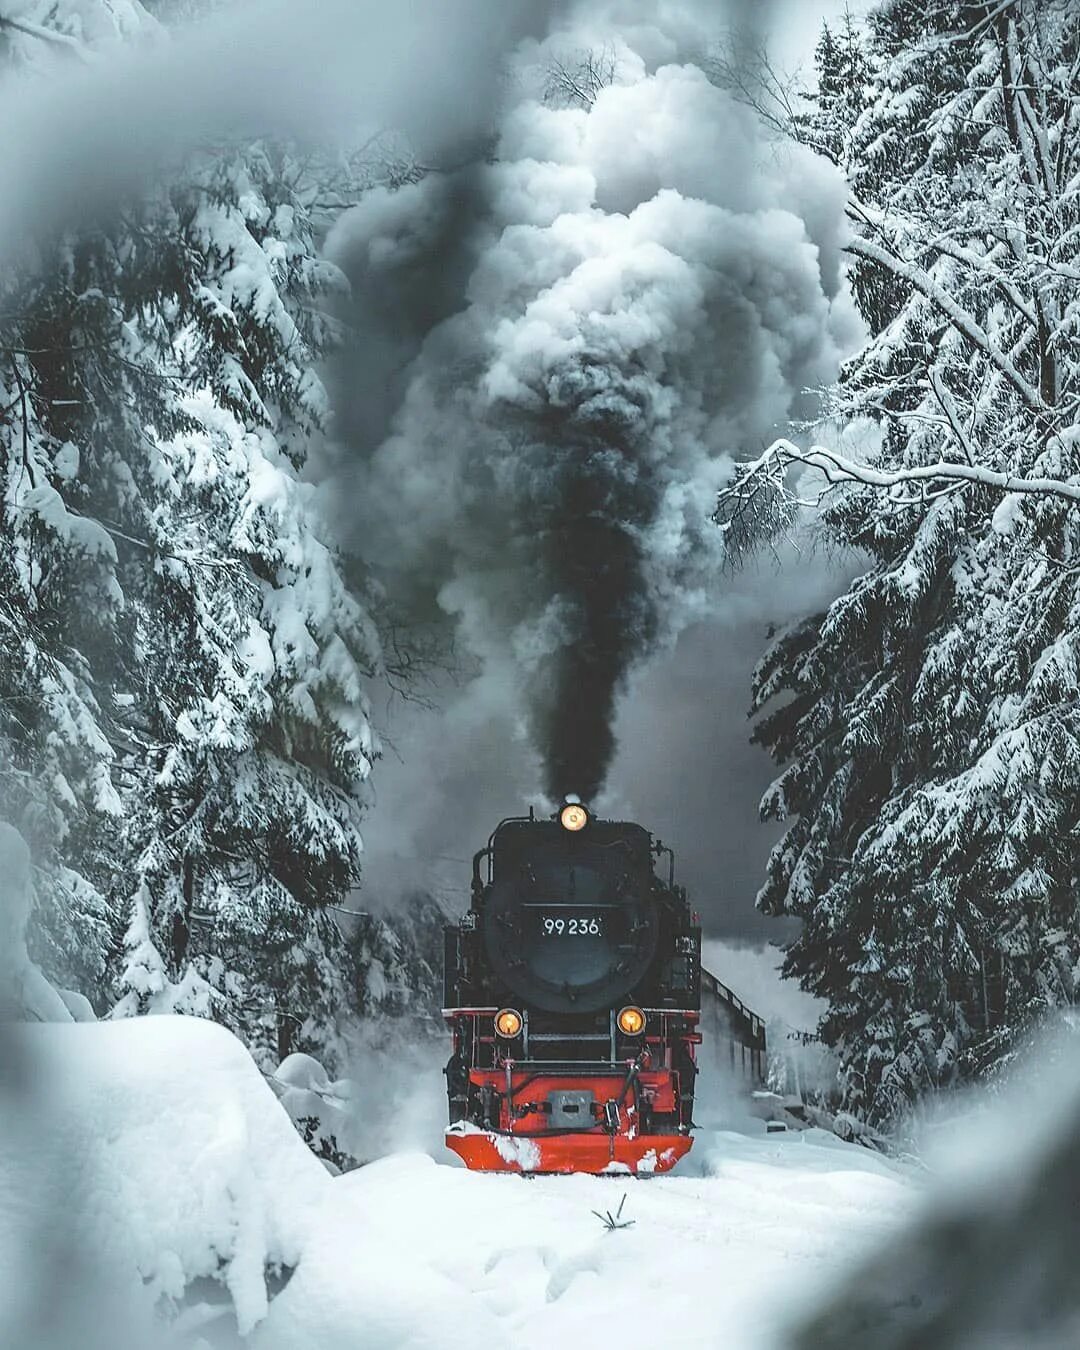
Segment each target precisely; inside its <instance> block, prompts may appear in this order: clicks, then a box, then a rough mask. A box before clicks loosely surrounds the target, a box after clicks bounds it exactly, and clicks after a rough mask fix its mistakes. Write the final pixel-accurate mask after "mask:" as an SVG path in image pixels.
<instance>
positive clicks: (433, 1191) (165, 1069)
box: [0, 1017, 916, 1350]
mask: <svg viewBox="0 0 1080 1350" xmlns="http://www.w3.org/2000/svg"><path fill="white" fill-rule="evenodd" d="M16 1045H17V1047H18V1049H19V1051H20V1052H21V1054H22V1059H23V1062H24V1064H25V1065H27V1066H28V1067H30V1066H33V1067H35V1068H36V1069H37V1071H38V1074H37V1079H36V1080H35V1078H34V1076H33V1075H28V1076H27V1078H26V1081H27V1082H28V1083H34V1082H35V1081H36V1083H37V1085H36V1086H34V1087H33V1088H31V1089H29V1090H28V1092H27V1093H26V1094H24V1097H23V1099H22V1101H21V1102H19V1103H18V1109H17V1110H16V1109H14V1108H15V1106H16V1101H15V1099H13V1098H11V1097H9V1098H8V1099H6V1103H5V1102H0V1117H2V1116H3V1115H4V1114H5V1113H6V1115H7V1121H8V1124H12V1123H14V1122H17V1121H18V1122H22V1128H21V1130H9V1131H7V1137H8V1138H9V1139H11V1140H12V1142H13V1147H11V1148H9V1149H7V1150H6V1151H5V1154H4V1157H3V1159H2V1160H0V1343H3V1344H20V1343H24V1342H21V1341H20V1340H19V1334H20V1332H22V1331H23V1330H24V1328H25V1326H26V1325H28V1324H29V1323H28V1321H27V1319H28V1317H29V1313H28V1311H27V1309H28V1307H29V1305H30V1303H32V1302H33V1299H34V1297H35V1280H36V1281H37V1283H38V1285H39V1286H41V1287H40V1288H38V1289H37V1296H42V1295H45V1296H48V1289H47V1288H46V1287H45V1284H44V1283H43V1282H45V1281H48V1280H49V1279H50V1278H52V1279H53V1281H54V1283H53V1286H52V1288H53V1289H54V1291H55V1275H56V1272H55V1271H52V1272H51V1273H50V1271H49V1270H48V1268H45V1269H44V1271H42V1269H40V1268H36V1269H35V1268H34V1267H33V1263H32V1261H31V1258H30V1256H29V1255H28V1253H32V1252H33V1251H34V1250H35V1234H34V1232H31V1231H30V1229H31V1228H34V1227H35V1226H36V1228H37V1230H38V1232H37V1237H38V1239H40V1237H41V1233H42V1232H45V1231H53V1232H55V1231H56V1230H57V1227H58V1224H59V1225H60V1226H61V1227H62V1228H63V1230H64V1231H65V1232H66V1233H68V1234H70V1235H73V1236H74V1237H75V1239H76V1240H75V1246H76V1247H77V1248H78V1249H79V1250H81V1251H83V1252H84V1253H86V1254H87V1255H86V1259H87V1260H91V1259H92V1260H93V1262H94V1263H95V1266H96V1278H95V1279H94V1280H93V1281H91V1282H84V1285H83V1286H81V1287H83V1288H85V1287H86V1283H92V1285H93V1287H94V1288H95V1289H97V1290H98V1291H99V1292H102V1291H108V1293H109V1297H110V1300H111V1302H110V1309H111V1310H112V1311H111V1315H113V1316H115V1317H117V1318H120V1316H121V1313H120V1312H118V1311H117V1310H118V1309H122V1310H123V1313H122V1315H123V1317H124V1318H126V1319H127V1320H128V1322H129V1323H131V1324H132V1325H135V1321H137V1320H138V1316H137V1315H138V1313H139V1309H140V1308H141V1309H143V1310H144V1312H145V1309H146V1308H147V1307H148V1305H150V1304H151V1303H153V1302H154V1301H155V1300H157V1301H158V1302H159V1306H160V1303H161V1300H165V1302H166V1303H168V1302H169V1301H170V1300H172V1301H174V1304H175V1307H174V1311H175V1310H176V1309H177V1308H178V1309H179V1311H180V1314H181V1317H182V1318H183V1319H184V1321H185V1322H186V1323H187V1324H189V1325H191V1326H192V1327H194V1326H196V1325H199V1324H203V1323H205V1326H204V1327H203V1330H202V1332H201V1334H204V1335H211V1336H212V1331H211V1330H210V1329H211V1328H212V1327H214V1326H215V1325H216V1326H219V1327H228V1328H230V1329H232V1328H235V1327H236V1325H237V1324H239V1327H240V1329H241V1331H242V1332H244V1333H245V1334H250V1337H251V1344H252V1345H253V1346H255V1347H257V1350H301V1348H302V1350H457V1348H458V1347H461V1350H465V1347H468V1350H475V1347H476V1346H478V1345H483V1346H485V1347H488V1350H499V1348H501V1347H507V1348H509V1347H514V1348H515V1350H517V1348H518V1347H520V1348H521V1350H529V1347H537V1350H539V1347H542V1346H543V1347H548V1346H551V1345H553V1344H560V1345H567V1344H579V1343H582V1342H584V1341H586V1340H588V1341H589V1342H593V1341H595V1340H596V1339H597V1338H604V1337H611V1338H614V1337H616V1336H618V1337H620V1339H621V1338H624V1337H625V1335H626V1334H627V1333H629V1334H630V1335H631V1336H632V1338H633V1340H634V1341H635V1342H636V1343H642V1344H653V1345H659V1346H666V1345H673V1344H677V1345H678V1346H679V1350H694V1347H714V1346H721V1345H722V1346H725V1347H730V1350H760V1348H763V1347H768V1346H775V1345H779V1344H780V1343H781V1340H780V1329H781V1327H782V1326H783V1324H784V1323H785V1321H786V1320H790V1318H791V1317H792V1316H793V1315H794V1314H795V1313H796V1312H797V1310H798V1309H799V1308H801V1307H805V1306H806V1305H807V1303H808V1302H809V1301H811V1300H813V1299H814V1298H815V1297H816V1296H818V1295H820V1293H821V1292H822V1290H823V1289H824V1288H826V1287H827V1286H828V1284H829V1283H831V1282H832V1281H834V1280H835V1279H836V1278H838V1277H841V1276H842V1275H843V1274H844V1273H845V1272H846V1271H847V1270H848V1269H849V1268H850V1266H851V1264H852V1263H853V1261H855V1260H856V1259H857V1258H859V1257H861V1256H863V1255H865V1253H866V1251H867V1250H868V1248H870V1247H871V1246H872V1245H873V1244H874V1243H876V1242H877V1241H878V1240H879V1239H881V1238H883V1237H884V1236H886V1234H887V1233H888V1232H889V1231H890V1230H891V1229H892V1228H893V1227H894V1226H895V1225H896V1224H897V1222H898V1221H899V1219H900V1218H901V1217H902V1216H903V1215H905V1214H906V1213H907V1212H908V1211H909V1210H910V1208H911V1204H912V1199H913V1197H914V1195H915V1193H916V1189H915V1187H914V1186H913V1185H912V1184H911V1183H910V1181H909V1179H908V1178H907V1177H906V1176H905V1175H903V1174H902V1173H900V1172H899V1171H898V1170H897V1169H895V1168H894V1167H893V1166H892V1165H891V1164H888V1163H886V1162H885V1161H883V1160H881V1159H880V1158H878V1157H876V1156H875V1155H873V1154H871V1153H869V1152H867V1151H866V1150H863V1149H859V1148H855V1147H852V1146H849V1145H845V1144H842V1143H840V1142H839V1141H837V1140H835V1139H833V1138H832V1136H829V1135H825V1134H822V1133H820V1132H817V1131H812V1132H808V1133H805V1134H801V1135H796V1134H791V1135H786V1136H785V1135H779V1136H778V1135H771V1136H765V1135H758V1136H756V1137H754V1136H751V1135H743V1134H738V1133H734V1132H713V1133H711V1134H705V1135H703V1136H701V1137H699V1139H698V1141H697V1144H696V1146H695V1150H694V1153H693V1154H692V1155H691V1159H690V1160H689V1161H690V1164H691V1165H690V1166H689V1167H687V1168H685V1169H684V1170H683V1171H682V1173H681V1174H680V1173H675V1174H673V1175H671V1176H666V1177H657V1178H653V1179H651V1180H647V1181H645V1180H642V1181H629V1180H627V1179H625V1178H621V1177H616V1178H591V1177H566V1178H555V1177H534V1178H522V1177H517V1176H509V1175H507V1176H486V1175H478V1174H473V1173H469V1172H466V1171H464V1170H462V1169H461V1168H459V1167H454V1166H451V1165H448V1164H447V1163H443V1162H441V1161H437V1160H435V1159H434V1158H432V1157H430V1156H427V1155H426V1154H423V1153H402V1154H397V1155H393V1156H390V1157H386V1158H383V1159H381V1160H379V1161H377V1162H375V1163H373V1164H371V1165H370V1166H367V1167H364V1168H361V1169H360V1170H358V1171H355V1172H352V1173H348V1174H346V1175H344V1176H341V1177H331V1176H330V1174H329V1173H328V1172H327V1171H325V1170H324V1169H323V1168H322V1166H321V1165H320V1164H319V1163H318V1162H317V1161H316V1160H315V1159H314V1158H313V1157H312V1156H311V1154H310V1153H309V1152H308V1151H307V1149H306V1148H305V1147H304V1145H303V1144H302V1143H301V1142H300V1140H299V1139H298V1138H297V1137H296V1135H295V1134H294V1132H293V1131H292V1127H291V1125H290V1123H289V1121H288V1118H287V1116H286V1114H285V1112H284V1110H283V1108H282V1106H281V1105H280V1103H279V1102H278V1101H277V1099H276V1098H275V1096H274V1094H273V1092H272V1091H271V1090H270V1088H269V1087H268V1086H267V1085H266V1084H265V1082H264V1081H263V1080H262V1078H261V1075H260V1074H259V1073H258V1071H257V1069H256V1068H255V1066H254V1064H253V1063H252V1061H251V1060H250V1058H249V1057H248V1056H247V1054H246V1052H245V1051H244V1050H243V1048H242V1047H241V1046H240V1044H239V1043H238V1042H237V1041H235V1040H234V1039H233V1038H232V1037H231V1036H230V1035H229V1034H228V1033H227V1032H225V1031H223V1030H222V1029H221V1028H219V1027H216V1026H212V1025H210V1024H208V1023H205V1022H200V1021H198V1020H196V1019H191V1018H171V1017H159V1018H143V1019H137V1020H134V1021H129V1022H121V1023H113V1024H107V1025H103V1024H97V1025H86V1024H68V1025H65V1026H50V1027H35V1028H29V1029H27V1030H26V1031H24V1032H20V1033H19V1035H18V1037H17V1039H16ZM43 1068H44V1070H45V1071H47V1076H46V1077H44V1078H41V1076H40V1075H41V1072H42V1069H43ZM433 1090H434V1091H435V1092H438V1091H440V1090H441V1083H435V1084H433ZM28 1188H33V1189H32V1193H31V1194H27V1189H28ZM624 1195H625V1196H626V1202H625V1207H624V1210H623V1214H622V1218H623V1219H624V1220H627V1219H628V1220H632V1221H633V1226H632V1227H628V1228H622V1229H618V1230H616V1231H607V1230H606V1229H605V1227H604V1225H603V1224H602V1223H601V1221H600V1220H599V1219H598V1218H597V1217H596V1215H595V1214H594V1213H593V1212H592V1211H594V1210H600V1211H607V1210H614V1209H615V1208H617V1206H618V1204H619V1202H620V1201H621V1200H622V1197H623V1196H624ZM61 1220H62V1223H60V1221H61ZM37 1247H38V1249H40V1241H38V1242H37ZM194 1281H200V1283H198V1284H194V1283H193V1282H194ZM185 1286H186V1293H185V1292H184V1291H185ZM16 1294H18V1298H16V1297H15V1296H16ZM5 1300H6V1302H5ZM215 1305H217V1306H218V1307H219V1308H220V1307H224V1308H225V1309H226V1312H225V1314H224V1315H220V1314H219V1315H218V1316H217V1318H216V1320H215V1319H214V1315H213V1309H214V1306H215ZM20 1317H21V1318H22V1319H23V1320H22V1321H20V1320H19V1319H20ZM132 1343H134V1340H133V1338H129V1339H128V1340H125V1341H124V1342H123V1344H124V1347H125V1350H126V1347H127V1345H129V1344H132ZM42 1344H44V1342H42ZM54 1344H59V1342H56V1341H54V1342H50V1343H49V1345H50V1350H52V1346H53V1345H54ZM138 1344H139V1345H140V1350H142V1347H143V1346H144V1345H145V1340H140V1341H139V1342H138ZM35 1350H36V1348H35Z"/></svg>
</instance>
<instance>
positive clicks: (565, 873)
mask: <svg viewBox="0 0 1080 1350" xmlns="http://www.w3.org/2000/svg"><path fill="white" fill-rule="evenodd" d="M663 853H668V854H669V857H670V850H666V849H664V847H663V845H662V844H660V843H656V844H654V843H653V840H652V836H651V835H650V834H649V833H648V831H647V830H645V829H643V828H642V827H641V826H640V825H635V824H632V823H629V822H625V821H602V820H597V819H595V818H594V817H593V816H592V815H591V813H590V812H589V811H588V810H587V808H586V807H585V806H584V805H583V804H581V803H580V802H578V801H577V800H576V799H573V798H568V799H567V800H566V802H565V803H564V805H563V807H562V809H561V810H560V811H559V813H558V814H557V815H556V816H555V818H554V819H552V820H537V819H535V818H534V817H533V816H532V815H530V816H528V817H524V818H512V819H509V820H504V821H503V822H502V823H501V824H500V825H499V826H498V828H497V829H496V830H495V832H494V834H493V835H492V836H491V839H490V840H489V842H488V846H487V848H485V849H482V850H481V851H480V852H479V853H478V854H477V855H476V857H475V858H474V860H473V887H472V905H471V907H470V909H469V912H468V913H467V914H466V915H465V917H464V919H463V920H462V921H461V923H460V924H454V925H450V926H448V927H447V929H446V966H445V989H446V997H445V1002H446V1007H445V1009H444V1016H445V1018H446V1020H447V1023H448V1025H449V1027H450V1029H451V1031H452V1033H453V1041H454V1044H453V1053H452V1054H451V1057H450V1060H449V1063H448V1064H447V1066H446V1080H447V1093H448V1098H449V1107H450V1125H449V1127H448V1129H447V1131H446V1142H447V1145H448V1146H449V1147H450V1148H451V1149H453V1151H454V1152H455V1153H457V1154H458V1155H459V1156H460V1157H461V1158H462V1159H463V1160H464V1161H465V1163H466V1165H467V1166H469V1167H471V1168H476V1169H480V1170H486V1171H520V1172H631V1173H641V1174H646V1173H654V1172H666V1171H667V1170H668V1169H669V1168H671V1167H672V1166H674V1164H675V1163H676V1162H677V1161H678V1159H679V1158H681V1157H683V1156H684V1155H685V1154H686V1153H687V1152H688V1151H689V1149H690V1145H691V1138H690V1130H691V1127H692V1124H693V1106H694V1081H695V1076H696V1073H697V1067H696V1064H695V1051H696V1047H697V1045H698V1044H699V1042H700V1039H701V1037H700V1035H699V1033H698V1020H699V1009H700V990H701V964H700V953H701V931H700V929H699V928H698V927H697V925H696V924H695V923H694V921H693V916H692V915H691V913H690V910H689V906H688V904H687V899H686V894H685V892H684V891H683V890H682V889H681V888H680V887H678V886H676V885H675V884H674V866H673V860H672V866H671V867H670V868H669V870H668V877H667V879H666V881H665V880H661V878H659V877H658V876H657V875H656V873H655V870H654V866H653V863H654V859H655V858H657V857H659V856H660V855H661V854H663ZM485 864H486V875H485V866H484V865H485Z"/></svg>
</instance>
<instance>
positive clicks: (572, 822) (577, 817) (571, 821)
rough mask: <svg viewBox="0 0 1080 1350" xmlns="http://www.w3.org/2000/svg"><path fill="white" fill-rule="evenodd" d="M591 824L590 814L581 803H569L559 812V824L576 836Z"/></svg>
mask: <svg viewBox="0 0 1080 1350" xmlns="http://www.w3.org/2000/svg"><path fill="white" fill-rule="evenodd" d="M588 823H589V813H588V811H586V810H585V808H584V807H583V806H582V805H581V803H580V802H568V803H567V804H566V805H565V806H564V807H563V809H562V810H561V811H560V812H559V824H560V825H561V826H562V827H563V829H564V830H570V831H571V833H574V834H576V833H577V831H578V830H583V829H584V828H585V826H586V825H587V824H588Z"/></svg>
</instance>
